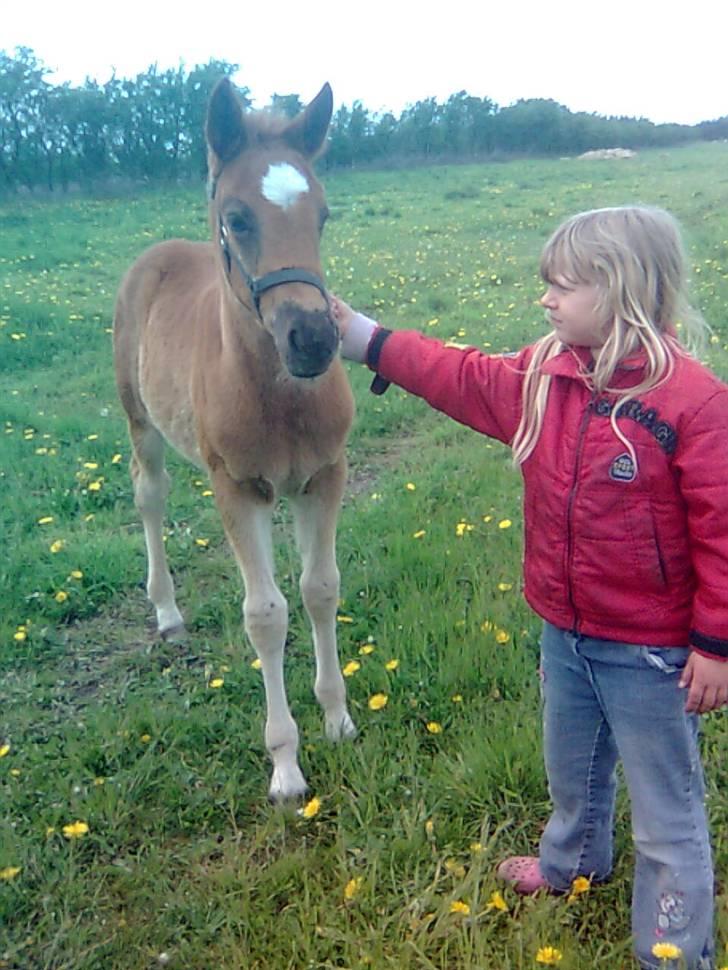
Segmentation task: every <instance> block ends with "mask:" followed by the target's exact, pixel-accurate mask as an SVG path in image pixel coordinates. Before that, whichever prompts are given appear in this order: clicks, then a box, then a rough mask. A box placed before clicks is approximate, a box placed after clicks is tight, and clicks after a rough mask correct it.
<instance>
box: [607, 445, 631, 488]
mask: <svg viewBox="0 0 728 970" xmlns="http://www.w3.org/2000/svg"><path fill="white" fill-rule="evenodd" d="M609 477H610V478H611V479H612V481H615V482H633V481H634V480H635V478H636V477H637V469H636V468H635V467H634V462H633V461H632V456H631V455H630V454H629V453H628V452H626V451H625V452H623V453H622V454H621V455H618V456H617V457H616V458H615V459H614V461H613V462H612V464H611V466H610V468H609Z"/></svg>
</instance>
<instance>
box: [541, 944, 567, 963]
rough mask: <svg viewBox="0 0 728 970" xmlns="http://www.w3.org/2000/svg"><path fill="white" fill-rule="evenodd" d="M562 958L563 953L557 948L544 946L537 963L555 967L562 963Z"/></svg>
mask: <svg viewBox="0 0 728 970" xmlns="http://www.w3.org/2000/svg"><path fill="white" fill-rule="evenodd" d="M562 957H563V953H562V952H561V950H557V949H556V947H555V946H542V947H541V948H540V949H539V951H538V953H537V954H536V963H545V964H547V965H548V966H551V967H555V966H556V964H557V963H561V959H562Z"/></svg>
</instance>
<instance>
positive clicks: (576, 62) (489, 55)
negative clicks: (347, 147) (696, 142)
mask: <svg viewBox="0 0 728 970" xmlns="http://www.w3.org/2000/svg"><path fill="white" fill-rule="evenodd" d="M727 38H728V3H726V2H725V0H690V2H687V0H660V2H658V0H601V2H599V0H598V2H596V3H589V2H586V0H530V2H525V0H497V2H493V0H429V2H427V0H419V2H412V0H362V2H359V3H349V2H347V0H299V2H298V3H294V2H293V0H232V2H231V0H207V2H205V3H200V2H199V0H198V2H195V0H176V2H174V3H172V2H170V0H117V2H116V3H108V2H101V0H35V2H28V0H15V2H8V3H5V4H4V5H3V12H2V17H1V18H0V49H3V50H5V51H6V53H12V52H13V51H14V49H15V47H16V46H19V45H22V46H25V47H30V48H32V49H33V51H34V52H35V54H36V56H37V57H38V58H39V59H40V60H41V61H42V62H43V63H44V64H45V65H47V66H48V67H49V68H53V69H55V70H56V71H57V73H56V74H54V75H52V76H51V77H50V80H51V81H52V82H53V83H62V82H63V81H70V82H72V83H74V84H80V83H82V82H83V80H84V78H85V77H86V76H89V77H94V78H96V79H97V80H98V81H100V82H102V83H103V82H104V81H107V80H108V79H109V77H110V76H111V74H112V72H113V70H114V69H115V70H116V73H117V76H119V77H133V76H135V75H136V74H137V73H140V72H142V71H145V70H146V69H147V68H148V67H149V66H150V64H152V63H155V62H156V63H157V65H158V66H159V68H160V69H165V68H168V67H177V66H178V65H179V64H180V63H182V64H184V66H185V68H186V69H188V70H189V69H190V68H192V67H194V66H195V65H196V64H204V63H206V62H207V61H208V60H209V59H210V58H217V59H220V60H226V61H229V62H231V63H235V64H239V65H240V71H239V73H238V75H237V76H236V81H237V83H239V84H241V85H245V86H247V87H248V88H249V89H250V92H251V96H252V98H253V100H254V103H255V106H256V107H262V106H263V105H264V104H266V103H267V102H268V101H269V100H270V97H271V95H272V94H274V93H276V94H298V95H299V96H300V97H301V100H302V101H304V102H306V101H309V100H310V99H311V98H312V97H313V96H314V95H315V94H316V93H317V91H318V90H319V88H320V87H321V85H322V84H323V82H324V81H329V82H330V83H331V85H332V87H333V90H334V100H335V104H336V106H338V105H340V104H346V105H349V106H351V104H352V103H353V102H354V101H355V100H359V101H361V102H362V103H363V104H364V106H365V107H367V108H368V109H369V110H370V111H372V112H378V111H382V110H385V109H390V110H392V111H394V113H395V114H397V115H398V114H399V113H400V112H401V111H402V109H403V108H404V107H406V106H407V105H408V104H413V103H415V102H416V101H420V100H423V99H425V98H428V97H435V98H437V100H438V101H440V102H443V101H445V100H446V99H447V98H448V97H449V95H451V94H454V93H456V92H458V91H461V90H465V91H467V92H468V94H471V95H475V96H477V97H486V96H487V97H490V98H491V99H492V100H493V101H495V102H496V103H497V104H498V105H500V106H501V107H504V106H506V105H508V104H511V103H512V102H513V101H516V100H517V99H519V98H552V99H553V100H555V101H558V102H560V103H561V104H564V105H566V106H567V107H568V108H570V109H571V110H572V111H588V112H595V113H597V114H602V115H628V116H631V117H645V118H649V119H650V120H651V121H654V122H658V123H659V122H668V121H674V122H681V123H684V124H695V123H696V122H698V121H705V120H710V119H713V118H717V117H720V116H723V115H726V114H728V52H727V50H726V48H727V45H728V40H727Z"/></svg>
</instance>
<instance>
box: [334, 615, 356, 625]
mask: <svg viewBox="0 0 728 970" xmlns="http://www.w3.org/2000/svg"><path fill="white" fill-rule="evenodd" d="M336 622H337V623H353V622H354V618H353V617H352V616H345V615H344V614H343V613H339V614H338V615H337V617H336Z"/></svg>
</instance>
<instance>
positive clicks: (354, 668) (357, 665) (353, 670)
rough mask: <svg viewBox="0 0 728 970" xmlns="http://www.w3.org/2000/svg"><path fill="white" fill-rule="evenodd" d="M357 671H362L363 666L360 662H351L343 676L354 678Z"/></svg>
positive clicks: (343, 671)
mask: <svg viewBox="0 0 728 970" xmlns="http://www.w3.org/2000/svg"><path fill="white" fill-rule="evenodd" d="M357 670H361V664H360V663H359V661H358V660H350V661H349V663H348V664H346V666H345V667H344V668H343V669H342V671H341V672H342V674H343V675H344V677H353V676H354V674H355V673H356V672H357Z"/></svg>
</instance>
